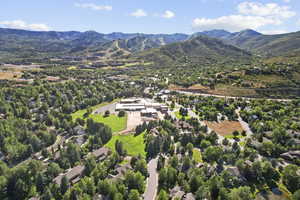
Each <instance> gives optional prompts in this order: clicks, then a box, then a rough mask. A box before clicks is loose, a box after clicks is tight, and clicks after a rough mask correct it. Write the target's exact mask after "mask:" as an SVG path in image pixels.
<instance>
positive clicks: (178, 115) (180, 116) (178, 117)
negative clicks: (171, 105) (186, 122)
mask: <svg viewBox="0 0 300 200" xmlns="http://www.w3.org/2000/svg"><path fill="white" fill-rule="evenodd" d="M175 116H176V118H177V119H182V118H183V116H182V115H181V114H180V112H179V111H176V112H175ZM185 119H191V116H186V117H185Z"/></svg>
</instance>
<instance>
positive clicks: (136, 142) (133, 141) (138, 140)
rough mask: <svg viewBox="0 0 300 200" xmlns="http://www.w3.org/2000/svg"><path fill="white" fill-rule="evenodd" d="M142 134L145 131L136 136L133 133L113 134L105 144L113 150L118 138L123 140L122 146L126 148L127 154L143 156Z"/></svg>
mask: <svg viewBox="0 0 300 200" xmlns="http://www.w3.org/2000/svg"><path fill="white" fill-rule="evenodd" d="M144 134H145V133H142V134H140V135H138V136H136V137H135V136H134V135H133V134H129V135H113V137H112V139H111V140H110V141H109V142H108V143H107V144H106V145H105V146H106V147H108V148H110V149H112V150H113V151H115V143H116V141H117V140H119V141H121V142H123V145H124V148H125V149H126V150H127V154H129V155H131V156H137V155H139V154H141V155H142V156H143V157H146V152H145V143H144Z"/></svg>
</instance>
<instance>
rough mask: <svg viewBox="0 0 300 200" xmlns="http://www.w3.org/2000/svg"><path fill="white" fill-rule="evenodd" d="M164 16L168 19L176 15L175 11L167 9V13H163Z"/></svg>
mask: <svg viewBox="0 0 300 200" xmlns="http://www.w3.org/2000/svg"><path fill="white" fill-rule="evenodd" d="M162 17H163V18H166V19H171V18H173V17H175V13H174V12H172V11H170V10H166V11H165V13H164V14H163V15H162Z"/></svg>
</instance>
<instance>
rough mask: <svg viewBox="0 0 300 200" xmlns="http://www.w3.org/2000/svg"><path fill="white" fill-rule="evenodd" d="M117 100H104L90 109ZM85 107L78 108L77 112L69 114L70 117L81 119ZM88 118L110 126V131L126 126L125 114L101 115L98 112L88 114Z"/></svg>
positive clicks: (116, 130)
mask: <svg viewBox="0 0 300 200" xmlns="http://www.w3.org/2000/svg"><path fill="white" fill-rule="evenodd" d="M116 101H118V99H116V100H114V101H113V102H104V103H102V104H99V105H96V106H93V107H92V110H95V109H97V108H100V107H102V106H105V105H108V104H111V103H114V102H116ZM86 111H87V109H83V110H78V111H77V112H75V113H73V114H71V116H72V119H73V120H74V121H75V120H76V119H77V118H81V119H83V115H84V114H85V113H86ZM89 118H92V119H93V120H94V121H95V122H101V123H103V124H105V125H107V126H109V127H111V129H112V132H119V131H122V130H124V129H126V126H127V115H126V116H125V117H118V116H116V115H113V114H111V115H110V116H109V117H103V116H102V115H99V114H90V115H89Z"/></svg>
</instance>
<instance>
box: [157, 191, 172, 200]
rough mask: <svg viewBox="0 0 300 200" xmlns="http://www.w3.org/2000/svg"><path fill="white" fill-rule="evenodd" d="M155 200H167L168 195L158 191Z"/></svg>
mask: <svg viewBox="0 0 300 200" xmlns="http://www.w3.org/2000/svg"><path fill="white" fill-rule="evenodd" d="M157 200H169V195H168V194H167V193H166V191H164V190H160V191H159V194H158V197H157Z"/></svg>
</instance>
